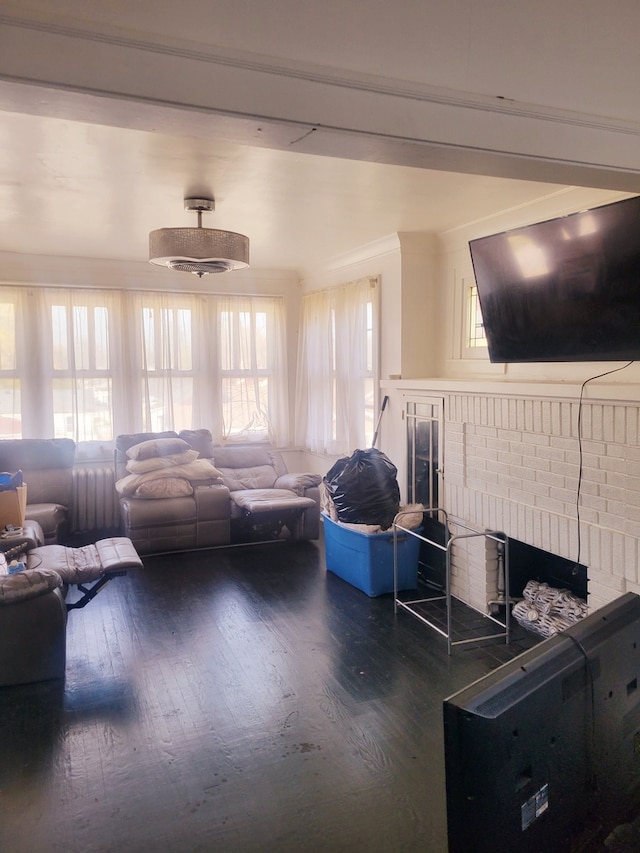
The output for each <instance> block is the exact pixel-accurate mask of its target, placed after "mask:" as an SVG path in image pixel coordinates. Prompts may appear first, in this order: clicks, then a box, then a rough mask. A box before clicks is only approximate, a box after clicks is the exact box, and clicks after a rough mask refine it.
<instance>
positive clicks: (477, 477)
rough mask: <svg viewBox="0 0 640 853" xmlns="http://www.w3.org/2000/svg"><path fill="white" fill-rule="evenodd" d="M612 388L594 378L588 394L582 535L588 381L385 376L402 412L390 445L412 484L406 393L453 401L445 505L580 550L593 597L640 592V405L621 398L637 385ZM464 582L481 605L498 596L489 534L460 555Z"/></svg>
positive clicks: (393, 409) (486, 523) (538, 542)
mask: <svg viewBox="0 0 640 853" xmlns="http://www.w3.org/2000/svg"><path fill="white" fill-rule="evenodd" d="M479 387H481V388H482V393H480V392H479V390H478V389H479ZM541 387H544V386H541ZM612 388H613V386H611V387H610V388H606V389H603V388H596V387H595V386H590V387H589V388H588V389H587V391H585V399H584V401H583V404H582V427H581V435H582V482H581V492H580V504H579V505H580V537H578V520H577V497H578V493H577V490H578V479H579V472H580V461H581V454H580V446H579V441H578V412H579V397H580V386H579V385H577V386H575V385H571V386H570V387H567V388H563V389H558V388H557V386H555V387H551V386H546V388H545V391H547V392H548V393H546V394H544V393H540V392H538V393H535V392H536V391H538V388H537V387H535V386H533V384H532V383H526V385H525V384H524V383H523V384H520V385H518V386H511V387H510V386H509V384H507V383H504V384H500V383H487V384H486V385H485V384H483V385H482V386H480V385H479V384H475V387H474V383H469V382H455V381H453V380H452V381H447V380H434V381H433V382H429V381H428V380H425V381H415V382H412V381H410V380H400V381H396V382H388V383H383V393H386V394H388V395H389V397H390V413H389V414H390V417H389V421H388V422H387V424H386V425H385V434H384V435H383V441H382V445H381V446H382V449H383V450H384V451H385V452H386V453H387V454H388V455H389V456H390V457H391V458H392V460H393V461H394V462H395V463H396V465H398V469H399V471H398V479H399V482H400V485H401V488H403V487H404V486H405V484H406V458H405V457H406V445H405V443H404V440H405V439H404V435H405V428H404V419H403V410H404V407H405V404H406V400H407V399H408V398H410V399H415V398H416V397H418V398H419V397H420V396H421V395H425V396H428V397H429V398H433V397H437V398H439V399H441V400H442V408H443V421H442V460H441V461H442V465H443V472H444V473H443V488H442V498H441V500H440V505H441V506H443V507H444V508H445V509H446V510H447V511H448V513H449V514H450V515H451V516H453V517H457V518H459V519H461V520H463V521H464V522H465V523H467V524H470V525H471V526H473V527H475V528H477V529H479V530H484V529H491V530H500V531H503V532H505V533H506V534H507V535H508V536H510V537H512V538H514V539H518V540H520V541H522V542H525V543H527V544H529V545H533V546H535V547H537V548H541V549H543V550H545V551H549V552H551V553H553V554H555V555H558V556H560V557H564V558H566V559H569V560H574V561H578V560H579V562H580V563H582V564H584V565H586V566H587V567H588V572H587V575H588V589H589V606H590V608H592V609H595V608H597V607H600V606H602V605H603V604H605V603H607V602H608V601H611V600H612V599H614V598H616V597H617V596H618V595H620V594H621V593H624V592H627V591H633V592H640V579H639V576H638V561H639V559H640V553H639V543H638V540H639V538H640V447H639V446H638V435H639V432H640V405H639V404H638V403H637V402H635V401H631V400H625V399H615V396H619V397H622V396H625V395H626V394H629V395H630V396H631V395H633V396H635V397H636V398H637V397H638V395H637V394H636V393H635V391H637V389H635V386H634V387H631V388H630V387H628V386H627V387H622V392H623V393H620V388H618V389H617V391H616V390H615V389H614V390H613V391H612V390H611V389H612ZM485 389H486V390H485ZM561 391H562V395H561V393H560V392H561ZM532 392H533V393H532ZM596 395H600V396H598V397H597V396H596ZM452 589H453V592H454V594H455V595H456V596H457V597H459V598H461V599H462V600H463V601H466V602H467V603H469V604H471V605H473V606H474V607H476V608H478V609H480V610H485V609H486V603H487V601H489V600H491V599H493V598H495V592H496V590H495V572H491V571H489V572H487V561H486V558H485V550H484V544H483V543H482V544H480V543H479V544H478V545H476V544H475V543H474V542H473V541H472V542H471V543H469V545H468V547H464V548H462V547H461V548H459V549H457V551H456V552H455V553H454V558H453V574H452Z"/></svg>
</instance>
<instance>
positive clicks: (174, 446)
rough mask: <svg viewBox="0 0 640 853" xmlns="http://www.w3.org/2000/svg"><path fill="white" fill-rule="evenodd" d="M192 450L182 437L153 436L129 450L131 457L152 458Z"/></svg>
mask: <svg viewBox="0 0 640 853" xmlns="http://www.w3.org/2000/svg"><path fill="white" fill-rule="evenodd" d="M185 450H191V448H190V447H189V445H188V444H187V442H186V441H183V440H182V439H181V438H152V439H150V440H149V441H141V442H140V444H134V445H133V447H130V448H129V449H128V450H127V456H128V458H129V459H151V458H152V457H154V456H171V455H172V454H174V453H184V451H185Z"/></svg>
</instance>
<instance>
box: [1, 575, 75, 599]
mask: <svg viewBox="0 0 640 853" xmlns="http://www.w3.org/2000/svg"><path fill="white" fill-rule="evenodd" d="M61 586H62V578H61V577H60V575H59V574H58V573H57V572H56V571H54V570H53V569H44V568H43V569H29V570H27V571H22V572H16V573H15V574H13V575H0V604H15V603H16V602H18V601H25V600H26V599H27V598H35V597H36V596H37V595H44V594H45V593H47V592H51V590H52V589H59V588H60V587H61Z"/></svg>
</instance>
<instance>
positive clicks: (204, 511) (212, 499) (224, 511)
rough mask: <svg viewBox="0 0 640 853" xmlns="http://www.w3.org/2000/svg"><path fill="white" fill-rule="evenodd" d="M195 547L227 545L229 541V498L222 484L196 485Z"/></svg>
mask: <svg viewBox="0 0 640 853" xmlns="http://www.w3.org/2000/svg"><path fill="white" fill-rule="evenodd" d="M193 497H194V498H195V502H196V518H197V523H196V547H198V548H210V547H212V546H214V545H228V544H229V542H230V541H231V499H230V497H229V489H228V488H227V487H226V486H223V485H222V484H216V485H211V486H196V487H195V488H194V490H193Z"/></svg>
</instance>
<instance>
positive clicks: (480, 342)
mask: <svg viewBox="0 0 640 853" xmlns="http://www.w3.org/2000/svg"><path fill="white" fill-rule="evenodd" d="M467 298H468V317H469V328H468V330H467V342H468V343H467V345H468V346H469V347H486V346H487V338H486V336H485V333H484V324H483V322H482V311H481V310H480V298H479V297H478V288H477V287H476V286H475V284H474V285H472V286H471V287H470V288H469V290H468V297H467Z"/></svg>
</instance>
